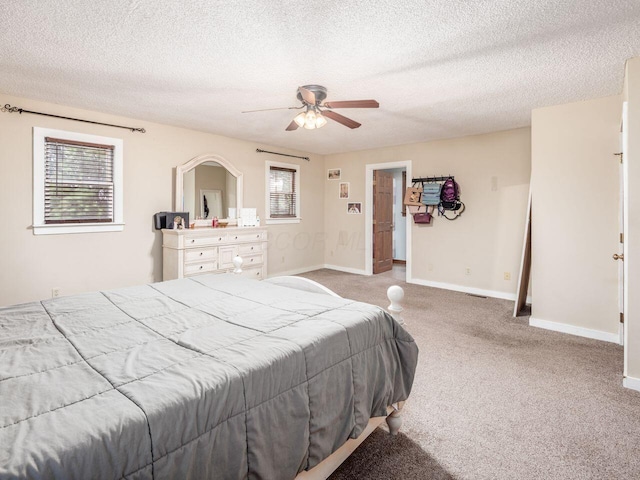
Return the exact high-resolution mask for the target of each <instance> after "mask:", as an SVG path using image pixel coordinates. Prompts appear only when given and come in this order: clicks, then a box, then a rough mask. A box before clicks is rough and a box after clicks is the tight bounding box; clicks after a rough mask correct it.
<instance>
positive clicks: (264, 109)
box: [240, 107, 304, 113]
mask: <svg viewBox="0 0 640 480" xmlns="http://www.w3.org/2000/svg"><path fill="white" fill-rule="evenodd" d="M301 108H304V107H279V108H262V109H260V110H245V111H244V112H240V113H253V112H269V111H271V110H299V109H301Z"/></svg>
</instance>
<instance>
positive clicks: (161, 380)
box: [0, 274, 418, 479]
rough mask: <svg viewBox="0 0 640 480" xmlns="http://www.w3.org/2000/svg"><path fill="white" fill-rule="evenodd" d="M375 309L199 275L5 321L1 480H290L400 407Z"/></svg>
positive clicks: (64, 302) (2, 316) (406, 369)
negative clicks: (377, 418) (394, 405)
mask: <svg viewBox="0 0 640 480" xmlns="http://www.w3.org/2000/svg"><path fill="white" fill-rule="evenodd" d="M417 355H418V349H417V347H416V345H415V343H414V341H413V339H412V338H411V336H410V335H409V334H408V333H407V332H406V331H405V330H403V329H402V327H400V326H399V325H398V324H397V323H396V322H395V321H394V320H393V319H392V318H391V317H390V316H389V315H388V314H386V313H385V312H384V311H383V310H381V309H380V308H378V307H374V306H371V305H368V304H363V303H358V302H354V301H351V300H346V299H342V298H336V297H332V296H328V295H320V294H315V293H309V292H303V291H298V290H292V289H289V288H285V287H280V286H275V285H271V284H268V283H265V282H257V281H254V280H248V279H244V278H241V277H238V276H233V275H231V274H228V275H207V276H199V277H196V278H193V279H184V280H174V281H170V282H163V283H157V284H152V285H146V286H141V287H132V288H123V289H118V290H112V291H106V292H100V293H89V294H83V295H75V296H71V297H62V298H58V299H54V300H49V301H44V302H41V303H38V302H34V303H29V304H24V305H18V306H13V307H7V308H1V309H0V478H2V479H4V478H16V477H17V478H60V479H69V478H77V479H95V478H109V479H112V478H113V479H115V478H127V479H148V478H155V479H183V478H192V479H201V478H233V479H236V478H265V479H286V478H293V477H295V475H296V474H297V473H298V472H299V471H301V470H304V469H308V468H311V467H313V466H314V465H316V464H318V463H319V462H320V461H322V460H323V459H324V458H326V457H327V456H328V455H329V454H331V453H332V452H333V451H335V450H336V449H337V448H338V447H339V446H340V445H341V444H343V443H344V442H345V441H346V440H347V439H348V438H350V437H351V438H354V437H357V436H358V435H359V434H360V433H361V432H362V430H363V428H364V427H365V425H366V424H367V421H368V419H369V418H370V417H371V416H378V415H385V414H386V406H387V405H390V404H392V403H393V402H397V401H400V400H404V399H406V398H407V396H408V395H409V391H410V390H411V385H412V382H413V377H414V371H415V366H416V361H417Z"/></svg>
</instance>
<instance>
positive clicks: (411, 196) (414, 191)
mask: <svg viewBox="0 0 640 480" xmlns="http://www.w3.org/2000/svg"><path fill="white" fill-rule="evenodd" d="M421 193H422V187H407V191H406V192H405V194H404V204H405V205H416V206H420V205H422V203H421V202H420V194H421Z"/></svg>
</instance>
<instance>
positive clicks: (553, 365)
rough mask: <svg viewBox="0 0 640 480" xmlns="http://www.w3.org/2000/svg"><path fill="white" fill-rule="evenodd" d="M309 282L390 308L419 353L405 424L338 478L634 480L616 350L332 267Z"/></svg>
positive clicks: (507, 305) (486, 305) (480, 303)
mask: <svg viewBox="0 0 640 480" xmlns="http://www.w3.org/2000/svg"><path fill="white" fill-rule="evenodd" d="M302 276H305V277H307V278H310V279H313V280H316V281H318V282H320V283H322V284H323V285H326V286H327V287H329V288H331V289H332V290H334V291H335V292H337V293H338V294H340V295H341V296H343V297H347V298H353V299H355V300H360V301H365V302H369V303H374V304H377V305H380V306H382V307H386V306H388V303H389V302H388V300H387V299H386V289H387V288H388V287H389V286H390V285H393V284H399V285H401V286H402V287H403V288H404V290H405V301H404V305H403V306H404V312H403V317H404V319H405V321H406V322H407V327H406V328H407V330H408V331H409V332H410V333H411V334H412V335H413V337H414V338H415V340H416V342H417V344H418V346H419V347H420V357H419V363H418V369H417V373H416V378H415V383H414V386H413V391H412V392H411V396H410V398H409V400H408V401H407V403H406V405H405V409H404V416H403V417H404V424H403V427H402V429H401V433H400V434H399V435H398V436H397V437H391V436H390V435H388V434H387V433H386V432H384V431H382V430H380V429H379V430H377V431H375V432H374V433H373V434H372V435H371V436H370V437H369V438H368V439H367V440H366V441H365V442H364V443H363V444H362V445H361V446H360V447H359V448H358V450H357V451H356V452H355V453H354V454H353V455H352V456H351V457H349V459H347V461H346V462H345V463H344V464H343V465H342V466H341V467H340V468H339V469H338V470H337V471H336V472H335V473H334V474H333V475H332V476H331V477H330V478H331V480H341V479H430V478H434V479H444V478H455V479H489V478H491V479H609V478H615V479H638V478H640V393H639V392H635V391H632V390H628V389H625V388H623V387H622V360H623V349H622V347H621V346H619V345H615V344H611V343H605V342H600V341H596V340H589V339H585V338H581V337H576V336H571V335H566V334H561V333H557V332H551V331H547V330H542V329H538V328H534V327H530V326H529V325H528V317H520V318H517V319H515V318H513V317H512V316H511V313H512V309H513V302H510V301H506V300H498V299H493V298H479V297H474V296H470V295H467V294H464V293H459V292H452V291H447V290H440V289H435V288H429V287H423V286H418V285H412V284H406V283H404V282H403V281H399V280H396V279H394V278H393V277H392V275H390V274H382V275H375V276H372V277H366V276H360V275H352V274H346V273H341V272H335V271H332V270H317V271H314V272H309V273H306V274H304V275H302Z"/></svg>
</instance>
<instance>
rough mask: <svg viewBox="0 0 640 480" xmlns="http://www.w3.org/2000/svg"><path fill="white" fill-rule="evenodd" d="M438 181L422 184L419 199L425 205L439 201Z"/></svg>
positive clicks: (439, 187) (435, 203) (439, 186)
mask: <svg viewBox="0 0 640 480" xmlns="http://www.w3.org/2000/svg"><path fill="white" fill-rule="evenodd" d="M440 189H441V185H440V184H439V183H426V184H424V185H423V186H422V195H421V197H420V201H421V202H422V203H423V204H425V205H438V204H439V203H440Z"/></svg>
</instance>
